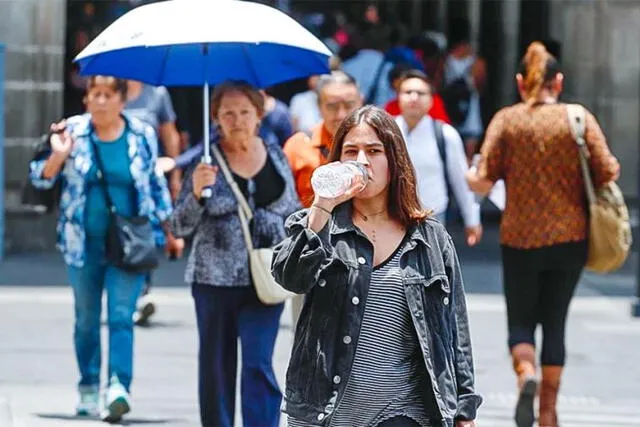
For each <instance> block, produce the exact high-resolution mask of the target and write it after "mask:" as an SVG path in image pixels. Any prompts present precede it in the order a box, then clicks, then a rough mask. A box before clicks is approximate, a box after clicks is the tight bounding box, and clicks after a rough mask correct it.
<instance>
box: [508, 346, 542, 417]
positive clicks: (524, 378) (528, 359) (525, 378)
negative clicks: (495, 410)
mask: <svg viewBox="0 0 640 427" xmlns="http://www.w3.org/2000/svg"><path fill="white" fill-rule="evenodd" d="M535 355H536V353H535V347H534V346H533V345H531V344H526V343H521V344H517V345H516V346H514V347H513V348H512V349H511V357H512V358H513V370H514V371H515V373H516V375H517V377H518V402H517V403H516V408H515V416H514V418H515V421H516V426H517V427H532V426H533V423H534V421H535V414H534V404H535V400H536V394H537V392H538V379H537V377H536V365H535Z"/></svg>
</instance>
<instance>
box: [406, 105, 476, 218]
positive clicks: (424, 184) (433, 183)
mask: <svg viewBox="0 0 640 427" xmlns="http://www.w3.org/2000/svg"><path fill="white" fill-rule="evenodd" d="M396 123H398V126H399V127H400V130H401V131H402V135H403V136H404V139H405V141H406V143H407V149H408V151H409V157H410V159H411V162H412V163H413V167H414V168H415V170H416V178H417V181H418V197H420V202H421V203H422V206H423V207H424V208H426V209H433V211H434V212H435V213H436V214H441V213H443V212H445V211H446V209H447V205H448V204H449V196H448V191H447V183H446V181H445V178H444V167H443V164H442V158H441V157H440V152H439V151H438V143H437V141H436V135H435V127H434V122H433V119H432V118H431V117H429V116H424V117H423V118H422V120H420V122H418V124H417V125H416V127H415V128H414V129H413V130H412V131H411V132H409V126H408V125H407V122H406V121H405V120H404V118H403V117H402V116H398V117H396ZM442 134H443V136H444V146H445V151H446V154H447V156H446V157H447V172H448V178H449V184H450V185H451V190H452V191H453V195H454V196H455V198H456V200H457V202H458V206H459V207H460V212H461V213H462V218H463V220H464V224H465V227H474V226H476V225H479V224H480V205H479V204H478V203H477V202H476V200H475V197H474V195H473V192H472V191H471V190H470V189H469V186H468V184H467V180H466V179H465V173H466V172H467V169H468V165H467V158H466V157H465V154H464V148H463V145H462V139H461V138H460V135H459V134H458V132H457V131H456V130H455V129H454V128H453V127H452V126H451V125H448V124H446V123H443V125H442Z"/></svg>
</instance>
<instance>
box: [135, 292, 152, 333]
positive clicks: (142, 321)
mask: <svg viewBox="0 0 640 427" xmlns="http://www.w3.org/2000/svg"><path fill="white" fill-rule="evenodd" d="M155 312H156V306H155V305H154V304H153V302H151V301H150V300H149V298H147V297H146V296H144V297H142V298H140V306H139V307H138V309H137V310H136V312H135V313H133V323H134V324H135V325H136V326H148V325H149V319H150V318H151V316H153V314H154V313H155Z"/></svg>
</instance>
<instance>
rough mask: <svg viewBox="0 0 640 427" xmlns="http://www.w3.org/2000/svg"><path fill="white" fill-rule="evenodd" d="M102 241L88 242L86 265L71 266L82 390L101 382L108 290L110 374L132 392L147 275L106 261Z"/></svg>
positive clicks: (75, 338)
mask: <svg viewBox="0 0 640 427" xmlns="http://www.w3.org/2000/svg"><path fill="white" fill-rule="evenodd" d="M101 246H104V245H103V244H102V243H100V244H97V243H92V242H89V241H88V242H87V254H86V256H85V263H84V266H83V267H80V268H78V267H72V266H68V273H69V281H70V282H71V287H72V288H73V296H74V303H75V330H74V344H75V349H76V360H77V362H78V367H79V369H80V383H79V387H80V389H93V388H96V387H99V385H100V366H101V350H100V314H101V311H102V293H103V290H106V292H107V314H108V326H109V376H108V378H111V376H112V375H116V376H117V377H118V380H119V381H120V383H121V384H122V385H123V386H124V387H125V388H126V389H127V391H129V387H130V386H131V377H132V374H133V319H132V317H133V312H134V310H135V308H136V301H137V299H138V296H139V295H140V292H141V291H142V286H143V283H144V274H131V273H127V272H125V271H123V270H120V269H118V268H116V267H114V266H112V265H110V264H108V263H107V262H106V260H105V259H104V250H103V248H102V247H101Z"/></svg>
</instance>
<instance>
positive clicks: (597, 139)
mask: <svg viewBox="0 0 640 427" xmlns="http://www.w3.org/2000/svg"><path fill="white" fill-rule="evenodd" d="M569 126H570V125H569V118H568V115H567V111H566V105H565V104H537V105H533V106H528V105H527V104H524V103H520V104H516V105H513V106H511V107H507V108H504V109H502V110H500V111H499V112H498V113H497V114H496V115H495V117H494V118H493V120H492V121H491V123H490V124H489V127H488V128H487V133H486V136H485V140H484V143H483V146H482V150H481V158H480V163H479V165H478V172H479V175H480V177H482V178H487V179H489V180H491V181H493V182H495V181H497V180H499V179H504V182H505V186H506V189H507V203H506V208H505V211H504V213H503V216H502V223H501V225H500V234H501V237H500V242H501V243H502V244H503V245H506V246H509V247H514V248H521V249H528V248H539V247H543V246H549V245H554V244H558V243H566V242H575V241H580V240H584V239H586V237H587V210H586V195H585V191H584V181H583V179H582V175H581V171H580V160H579V157H578V147H577V145H576V142H575V140H574V138H573V136H572V134H571V128H570V127H569ZM585 139H586V142H587V146H588V147H589V153H590V154H591V157H590V163H591V175H592V177H593V180H594V185H595V186H596V188H598V187H600V186H601V185H603V184H605V183H607V182H609V181H611V180H612V179H614V178H615V176H616V174H617V171H618V167H619V166H618V161H617V159H616V158H615V157H614V156H613V155H612V154H611V152H610V151H609V148H608V146H607V142H606V139H605V137H604V135H603V133H602V130H601V129H600V126H599V125H598V122H597V121H596V119H595V117H593V115H592V114H591V113H590V112H588V111H587V112H586V131H585Z"/></svg>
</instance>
